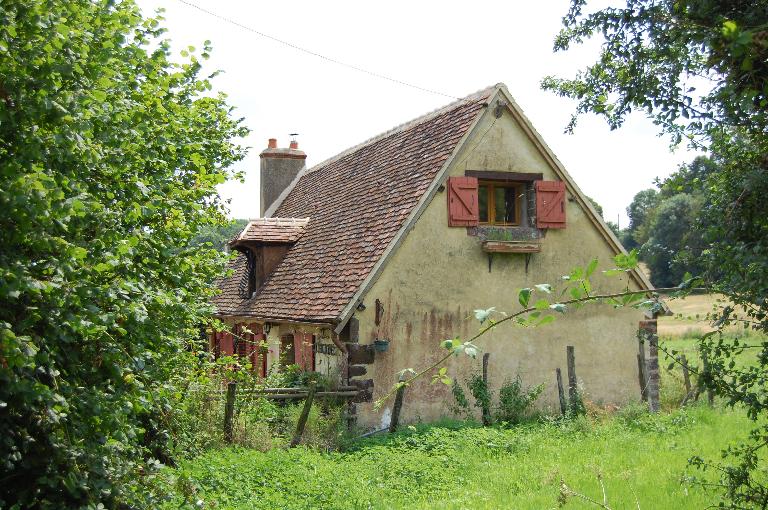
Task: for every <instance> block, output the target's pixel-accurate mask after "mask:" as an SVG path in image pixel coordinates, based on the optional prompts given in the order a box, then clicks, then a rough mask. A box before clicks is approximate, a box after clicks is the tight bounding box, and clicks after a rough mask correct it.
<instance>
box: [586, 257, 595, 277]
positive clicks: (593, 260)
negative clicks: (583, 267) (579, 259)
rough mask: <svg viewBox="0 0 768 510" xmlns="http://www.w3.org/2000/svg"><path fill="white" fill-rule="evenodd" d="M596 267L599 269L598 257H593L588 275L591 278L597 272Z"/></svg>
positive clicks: (588, 267) (588, 268)
mask: <svg viewBox="0 0 768 510" xmlns="http://www.w3.org/2000/svg"><path fill="white" fill-rule="evenodd" d="M595 269H597V259H592V261H591V262H590V263H589V265H588V266H587V271H586V277H587V278H589V277H590V276H591V275H592V273H594V272H595Z"/></svg>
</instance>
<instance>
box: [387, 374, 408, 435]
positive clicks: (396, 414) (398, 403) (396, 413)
mask: <svg viewBox="0 0 768 510" xmlns="http://www.w3.org/2000/svg"><path fill="white" fill-rule="evenodd" d="M403 381H405V375H401V376H400V379H399V380H398V382H399V383H400V387H399V388H397V393H395V404H394V406H393V407H392V419H391V420H390V421H389V431H390V432H395V431H397V425H398V424H399V422H400V410H401V409H402V408H403V394H404V393H405V384H403Z"/></svg>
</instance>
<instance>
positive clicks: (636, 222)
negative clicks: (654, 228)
mask: <svg viewBox="0 0 768 510" xmlns="http://www.w3.org/2000/svg"><path fill="white" fill-rule="evenodd" d="M658 205H659V192H658V191H656V190H655V189H653V188H648V189H646V190H643V191H639V192H638V193H636V194H635V196H634V198H633V199H632V202H631V203H630V204H629V207H627V216H629V227H627V230H628V234H629V235H628V238H629V239H628V244H630V246H629V247H628V248H629V249H632V248H635V247H638V246H642V245H643V243H645V242H646V241H647V240H648V236H649V235H650V233H649V232H648V226H649V224H650V223H651V215H652V213H653V211H654V210H655V209H656V207H657V206H658Z"/></svg>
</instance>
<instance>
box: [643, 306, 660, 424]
mask: <svg viewBox="0 0 768 510" xmlns="http://www.w3.org/2000/svg"><path fill="white" fill-rule="evenodd" d="M656 328H657V324H656V319H653V320H648V321H640V335H641V336H642V337H643V339H647V340H648V361H647V363H646V367H647V369H648V374H647V381H648V388H647V391H648V410H650V411H651V412H652V413H656V412H658V411H659V407H660V404H659V383H660V375H659V335H657V334H656V332H657V329H656Z"/></svg>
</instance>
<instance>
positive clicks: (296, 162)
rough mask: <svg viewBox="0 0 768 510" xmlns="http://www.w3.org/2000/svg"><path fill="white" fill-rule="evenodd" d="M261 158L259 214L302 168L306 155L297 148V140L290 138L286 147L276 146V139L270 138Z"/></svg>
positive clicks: (275, 198)
mask: <svg viewBox="0 0 768 510" xmlns="http://www.w3.org/2000/svg"><path fill="white" fill-rule="evenodd" d="M259 157H260V158H261V214H260V216H264V211H266V210H267V209H269V207H270V206H271V205H272V204H273V203H274V202H275V200H277V197H279V196H280V194H281V193H282V192H283V190H284V189H285V188H287V187H288V185H289V184H290V183H291V182H293V179H294V178H295V177H296V175H297V174H298V173H299V171H300V170H301V169H302V168H304V165H305V161H306V159H307V155H306V154H305V153H304V151H300V150H299V142H297V141H296V140H291V145H290V147H289V148H287V149H279V148H278V147H277V139H276V138H270V139H269V142H268V143H267V148H266V149H264V150H263V151H261V154H259Z"/></svg>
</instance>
